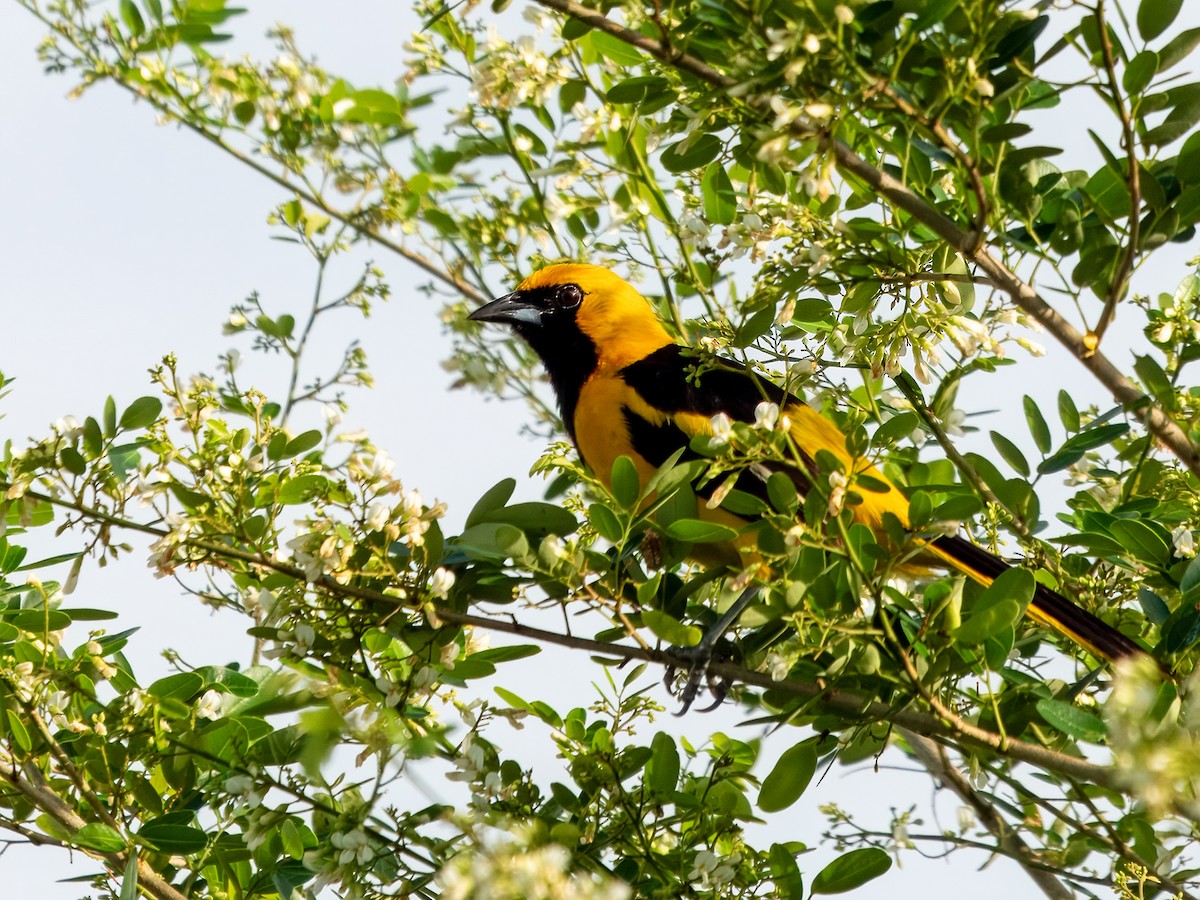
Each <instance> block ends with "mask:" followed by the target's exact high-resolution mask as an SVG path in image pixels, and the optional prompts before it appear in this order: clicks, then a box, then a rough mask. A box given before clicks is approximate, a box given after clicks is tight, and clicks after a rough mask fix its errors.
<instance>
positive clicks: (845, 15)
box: [833, 3, 854, 25]
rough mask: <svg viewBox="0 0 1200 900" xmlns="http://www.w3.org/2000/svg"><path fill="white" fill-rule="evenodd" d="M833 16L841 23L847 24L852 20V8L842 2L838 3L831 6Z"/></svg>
mask: <svg viewBox="0 0 1200 900" xmlns="http://www.w3.org/2000/svg"><path fill="white" fill-rule="evenodd" d="M833 16H834V18H835V19H837V20H838V22H840V23H841V24H842V25H849V24H850V23H851V22H853V21H854V10H852V9H851V8H850V7H848V6H845V5H844V4H841V3H839V4H838V5H837V6H835V7H834V8H833Z"/></svg>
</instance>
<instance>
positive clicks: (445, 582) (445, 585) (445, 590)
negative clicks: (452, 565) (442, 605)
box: [429, 567, 454, 600]
mask: <svg viewBox="0 0 1200 900" xmlns="http://www.w3.org/2000/svg"><path fill="white" fill-rule="evenodd" d="M452 587H454V573H453V572H451V571H450V570H449V569H443V568H441V567H439V568H438V569H437V571H435V572H434V573H433V577H432V578H430V579H429V593H430V594H432V595H433V596H434V597H440V598H442V599H443V600H444V599H445V598H446V595H447V594H449V593H450V588H452Z"/></svg>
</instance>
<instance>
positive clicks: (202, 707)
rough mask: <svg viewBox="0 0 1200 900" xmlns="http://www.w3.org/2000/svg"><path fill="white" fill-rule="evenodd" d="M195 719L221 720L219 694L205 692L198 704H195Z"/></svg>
mask: <svg viewBox="0 0 1200 900" xmlns="http://www.w3.org/2000/svg"><path fill="white" fill-rule="evenodd" d="M196 717H197V718H199V719H219V718H221V692H220V691H216V690H211V689H210V690H207V691H205V692H204V696H202V697H201V698H200V702H199V703H197V704H196Z"/></svg>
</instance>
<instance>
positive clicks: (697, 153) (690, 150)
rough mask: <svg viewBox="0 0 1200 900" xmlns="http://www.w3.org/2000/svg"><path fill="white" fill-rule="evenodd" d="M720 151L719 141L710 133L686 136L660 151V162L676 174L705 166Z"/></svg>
mask: <svg viewBox="0 0 1200 900" xmlns="http://www.w3.org/2000/svg"><path fill="white" fill-rule="evenodd" d="M720 153H721V141H720V140H719V139H718V138H717V137H716V136H715V135H712V134H702V135H700V136H699V137H695V138H693V137H687V138H684V139H683V140H682V141H678V142H676V143H674V144H671V145H670V146H669V147H667V148H666V149H664V150H663V152H662V164H663V168H665V169H666V170H667V171H668V172H671V173H672V174H678V173H680V172H687V171H690V170H692V169H699V168H700V167H702V166H707V165H708V164H709V163H710V162H712V161H713V160H714V159H716V158H717V157H718V156H719V155H720Z"/></svg>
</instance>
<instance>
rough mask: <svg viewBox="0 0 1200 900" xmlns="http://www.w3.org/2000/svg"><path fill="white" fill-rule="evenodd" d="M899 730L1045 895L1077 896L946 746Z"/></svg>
mask: <svg viewBox="0 0 1200 900" xmlns="http://www.w3.org/2000/svg"><path fill="white" fill-rule="evenodd" d="M896 730H897V731H898V732H899V733H900V735H901V736H902V737H903V738H904V740H905V741H907V742H908V745H909V747H911V748H912V751H913V756H915V757H916V758H917V761H918V762H920V763H921V765H923V766H924V767H925V768H926V770H927V771H928V772H929V774H930V775H932V776H933V777H934V778H935V779H937V780H938V781H940V782H942V784H944V785H946V787H948V788H950V790H952V791H954V793H955V794H957V795H958V797H959V799H961V800H962V801H963V802H964V803H965V804H967V806H969V807H970V808H971V809H972V810H973V811H974V813H975V815H976V817H978V819H979V821H980V823H981V824H982V825H983V827H984V828H986V829H987V831H988V833H989V834H991V835H992V837H994V838H995V839H996V843H997V844H998V845H999V848H1000V850H1001V852H1003V853H1004V854H1005V855H1006V856H1008V857H1010V858H1012V859H1013V860H1015V861H1016V862H1017V863H1018V864H1019V865H1020V866H1021V868H1022V869H1024V870H1025V874H1027V875H1028V876H1029V877H1030V878H1031V879H1033V883H1034V884H1036V885H1037V886H1038V888H1040V889H1041V891H1042V893H1043V894H1045V895H1046V896H1047V897H1049V898H1050V900H1071V898H1072V897H1073V896H1074V895H1073V894H1072V893H1071V891H1069V890H1068V889H1067V888H1066V886H1065V885H1063V883H1062V882H1061V881H1059V880H1058V879H1057V878H1055V877H1054V875H1053V874H1051V872H1050V871H1048V870H1047V869H1046V868H1045V864H1044V863H1042V862H1041V861H1040V860H1039V859H1038V854H1037V852H1036V851H1035V850H1033V849H1032V848H1031V847H1030V846H1029V845H1028V844H1026V843H1025V841H1023V840H1021V836H1020V834H1018V833H1017V832H1015V831H1013V830H1012V829H1011V828H1010V827H1009V825H1008V823H1007V822H1006V821H1004V819H1003V818H1002V817H1001V816H1000V815H999V814H998V813H997V812H996V809H995V807H993V806H992V805H991V804H990V803H988V802H987V800H985V799H984V798H983V795H981V794H980V793H979V792H978V791H977V790H975V789H974V788H973V787H971V785H970V784H969V783H968V782H967V779H965V778H963V776H962V772H960V771H959V770H958V767H957V766H955V765H954V764H953V763H951V762H950V760H949V759H948V758H947V756H946V750H945V748H944V747H942V746H940V745H939V744H937V743H935V742H934V741H932V740H930V739H929V738H927V737H925V736H924V735H920V734H917V733H915V732H912V731H909V730H908V729H906V728H897V729H896Z"/></svg>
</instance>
